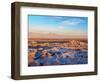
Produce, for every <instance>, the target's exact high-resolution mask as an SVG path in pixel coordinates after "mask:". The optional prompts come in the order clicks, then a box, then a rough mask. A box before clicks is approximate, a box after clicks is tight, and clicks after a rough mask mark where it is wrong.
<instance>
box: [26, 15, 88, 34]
mask: <svg viewBox="0 0 100 82" xmlns="http://www.w3.org/2000/svg"><path fill="white" fill-rule="evenodd" d="M28 22H29V24H28V25H29V31H30V32H34V31H39V32H41V33H42V32H46V33H55V32H56V33H58V34H66V33H69V34H70V35H72V33H73V34H76V35H80V34H81V35H82V34H83V35H87V29H88V18H87V17H71V16H45V15H44V16H43V15H29V16H28Z"/></svg>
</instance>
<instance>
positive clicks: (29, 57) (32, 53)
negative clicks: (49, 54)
mask: <svg viewBox="0 0 100 82" xmlns="http://www.w3.org/2000/svg"><path fill="white" fill-rule="evenodd" d="M35 53H36V52H35V51H32V52H30V53H29V54H28V61H29V62H33V58H34V57H35Z"/></svg>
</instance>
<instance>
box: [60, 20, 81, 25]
mask: <svg viewBox="0 0 100 82" xmlns="http://www.w3.org/2000/svg"><path fill="white" fill-rule="evenodd" d="M79 23H80V22H79V21H68V20H67V21H63V22H62V25H68V26H69V25H78V24H79Z"/></svg>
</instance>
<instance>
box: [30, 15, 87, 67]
mask: <svg viewBox="0 0 100 82" xmlns="http://www.w3.org/2000/svg"><path fill="white" fill-rule="evenodd" d="M28 19H29V24H28V25H29V32H28V66H29V67H31V66H53V65H77V64H88V37H87V34H88V33H87V27H88V24H87V23H88V19H87V17H70V16H45V15H44V16H41V15H36V16H35V15H30V16H29V18H28Z"/></svg>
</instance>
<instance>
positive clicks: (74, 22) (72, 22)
mask: <svg viewBox="0 0 100 82" xmlns="http://www.w3.org/2000/svg"><path fill="white" fill-rule="evenodd" d="M85 23H86V19H83V18H70V19H67V20H64V21H62V22H61V24H62V25H64V26H65V25H66V26H74V25H79V24H85Z"/></svg>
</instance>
